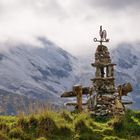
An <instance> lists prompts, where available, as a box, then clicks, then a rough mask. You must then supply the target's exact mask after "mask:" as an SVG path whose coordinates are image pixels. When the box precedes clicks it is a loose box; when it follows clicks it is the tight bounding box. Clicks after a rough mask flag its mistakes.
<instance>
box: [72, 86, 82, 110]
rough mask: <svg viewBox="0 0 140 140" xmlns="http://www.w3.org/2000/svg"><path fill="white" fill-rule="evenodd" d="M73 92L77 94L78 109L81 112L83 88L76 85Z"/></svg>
mask: <svg viewBox="0 0 140 140" xmlns="http://www.w3.org/2000/svg"><path fill="white" fill-rule="evenodd" d="M73 92H74V93H75V94H76V97H77V109H78V111H79V112H81V111H82V110H83V109H82V86H81V85H75V86H73Z"/></svg>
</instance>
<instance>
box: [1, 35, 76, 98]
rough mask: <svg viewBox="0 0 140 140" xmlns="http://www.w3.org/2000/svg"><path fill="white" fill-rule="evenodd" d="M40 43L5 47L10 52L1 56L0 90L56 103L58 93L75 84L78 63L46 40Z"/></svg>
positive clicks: (43, 39) (41, 39) (41, 40)
mask: <svg viewBox="0 0 140 140" xmlns="http://www.w3.org/2000/svg"><path fill="white" fill-rule="evenodd" d="M39 41H40V43H41V47H35V46H32V45H28V44H20V43H17V44H14V45H13V44H8V43H6V44H4V45H5V47H8V48H9V49H8V50H6V51H2V52H1V53H0V88H2V89H5V90H8V91H12V92H15V93H18V94H22V95H27V96H30V97H34V98H38V99H43V100H56V98H58V97H59V95H60V92H62V91H63V90H66V89H68V88H71V86H72V85H73V84H74V83H76V82H77V80H78V76H77V74H76V73H77V68H78V67H77V62H78V60H77V59H76V58H74V57H73V56H71V55H70V54H69V53H67V52H66V51H64V50H63V49H61V48H59V47H58V46H56V45H55V44H53V43H52V42H50V41H49V40H47V39H45V38H39ZM2 45H3V44H2ZM12 45H13V47H11V46H12ZM58 93H59V94H58Z"/></svg>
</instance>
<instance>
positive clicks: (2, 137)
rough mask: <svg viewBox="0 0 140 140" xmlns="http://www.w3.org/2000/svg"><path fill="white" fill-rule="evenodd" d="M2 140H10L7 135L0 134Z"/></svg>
mask: <svg viewBox="0 0 140 140" xmlns="http://www.w3.org/2000/svg"><path fill="white" fill-rule="evenodd" d="M0 140H9V138H8V137H7V135H6V134H4V133H2V132H0Z"/></svg>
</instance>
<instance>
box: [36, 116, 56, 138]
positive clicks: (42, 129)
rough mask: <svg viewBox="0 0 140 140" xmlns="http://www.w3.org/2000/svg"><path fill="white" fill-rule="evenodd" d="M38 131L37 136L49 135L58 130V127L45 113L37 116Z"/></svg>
mask: <svg viewBox="0 0 140 140" xmlns="http://www.w3.org/2000/svg"><path fill="white" fill-rule="evenodd" d="M38 131H39V132H38V134H39V136H51V135H53V134H54V133H56V131H58V128H57V126H56V124H55V122H54V120H52V119H51V118H50V117H49V116H47V115H45V116H41V117H40V118H39V126H38Z"/></svg>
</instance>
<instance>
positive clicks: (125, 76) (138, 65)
mask: <svg viewBox="0 0 140 140" xmlns="http://www.w3.org/2000/svg"><path fill="white" fill-rule="evenodd" d="M139 48H140V44H128V43H122V44H120V45H118V46H117V47H115V48H111V49H110V55H111V58H112V62H113V63H115V64H117V65H116V66H115V78H116V79H115V80H116V87H117V86H118V85H119V84H124V83H127V82H130V83H131V84H132V86H133V92H132V93H130V94H128V97H125V100H133V102H134V103H133V105H132V106H130V107H132V108H135V109H139V108H140V104H139V101H140V49H139ZM93 56H94V52H93V54H92V55H91V56H89V55H87V56H86V57H83V58H80V60H82V65H81V66H82V77H81V80H82V81H83V80H84V79H87V80H85V81H84V83H85V84H86V85H91V84H92V83H91V81H90V79H91V78H92V77H94V73H95V68H93V67H92V66H91V64H90V63H91V62H93V61H94V58H93ZM89 57H90V58H93V59H92V60H91V59H90V58H89Z"/></svg>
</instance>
